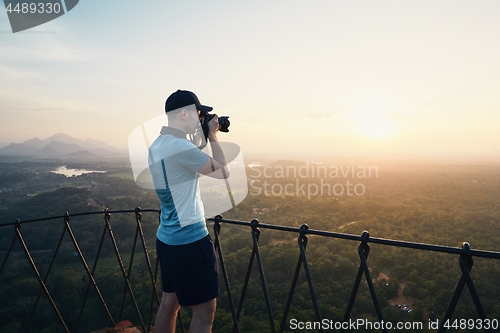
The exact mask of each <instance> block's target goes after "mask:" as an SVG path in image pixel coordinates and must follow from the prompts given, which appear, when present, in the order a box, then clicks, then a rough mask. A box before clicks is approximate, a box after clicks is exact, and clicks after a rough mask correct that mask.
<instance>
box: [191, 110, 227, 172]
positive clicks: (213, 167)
mask: <svg viewBox="0 0 500 333" xmlns="http://www.w3.org/2000/svg"><path fill="white" fill-rule="evenodd" d="M218 131H219V118H218V117H217V115H215V116H214V117H213V118H212V119H211V120H210V122H209V123H208V140H209V141H210V147H211V148H212V155H213V157H209V158H208V161H207V163H205V165H203V166H202V167H201V168H200V170H198V172H199V173H201V174H204V175H207V176H210V177H213V178H219V179H225V178H229V174H230V170H229V164H228V163H227V160H226V155H224V151H223V150H222V148H221V146H220V144H219V140H218V139H217V132H218Z"/></svg>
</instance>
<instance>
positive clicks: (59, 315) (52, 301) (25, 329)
mask: <svg viewBox="0 0 500 333" xmlns="http://www.w3.org/2000/svg"><path fill="white" fill-rule="evenodd" d="M66 215H67V216H68V218H69V214H68V213H67V212H66ZM15 230H16V234H17V238H18V239H19V242H20V243H21V246H22V248H23V250H24V253H25V254H26V256H27V257H28V261H29V263H30V265H31V268H33V271H34V272H35V275H36V277H37V279H38V282H40V285H41V287H42V290H43V291H44V292H45V295H46V296H47V298H48V300H49V302H50V305H51V306H52V308H53V309H54V311H55V313H56V315H57V317H58V318H59V321H60V322H61V324H62V325H63V327H64V330H65V331H66V332H68V333H69V328H68V326H67V325H66V322H65V321H64V319H63V317H62V316H61V313H60V312H59V309H58V308H57V306H56V303H55V302H54V299H53V298H52V295H51V294H50V292H49V290H48V289H47V285H46V284H45V281H43V280H42V276H41V275H40V272H39V271H38V268H37V267H36V265H35V262H34V261H33V257H31V253H30V251H29V250H28V247H27V246H26V243H25V242H24V239H23V236H22V234H21V221H20V220H19V219H17V221H16V224H15ZM28 327H29V322H28V323H27V324H26V326H25V327H24V332H27V331H28Z"/></svg>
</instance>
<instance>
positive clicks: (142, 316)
mask: <svg viewBox="0 0 500 333" xmlns="http://www.w3.org/2000/svg"><path fill="white" fill-rule="evenodd" d="M143 213H148V214H149V213H151V214H155V215H159V213H160V211H159V210H158V209H141V208H135V209H134V210H119V211H110V210H108V209H106V210H104V211H99V212H85V213H78V214H71V215H70V214H69V213H66V214H64V215H61V216H52V217H45V218H39V219H32V220H25V221H21V220H17V221H15V222H10V223H2V224H0V232H2V233H3V230H6V228H9V227H10V228H14V236H13V238H12V241H11V242H10V246H9V247H8V249H7V251H6V252H5V253H6V255H5V257H4V258H3V259H2V265H1V267H0V278H1V277H2V274H3V273H4V272H5V270H6V267H7V265H6V263H7V261H8V259H9V257H11V256H12V255H13V248H14V246H15V245H16V244H18V245H20V246H21V248H22V250H23V252H24V255H25V256H26V258H27V260H28V262H29V265H30V266H31V268H32V272H33V275H32V276H34V277H36V279H37V280H38V283H39V286H40V291H39V293H38V295H36V300H35V302H34V304H33V305H32V306H31V309H30V311H29V314H27V316H26V320H25V321H24V322H23V328H22V331H23V332H30V329H31V327H32V321H33V315H34V313H35V311H36V310H37V307H39V306H40V300H41V299H42V296H43V297H44V298H45V299H47V300H48V302H49V303H50V306H51V308H52V310H53V311H54V313H55V315H56V316H57V318H58V321H59V322H60V325H61V327H62V329H63V331H65V332H75V333H76V332H78V331H79V329H80V330H81V322H82V318H83V313H84V309H85V308H86V305H87V304H86V303H87V299H88V297H89V294H90V291H91V290H92V289H93V290H94V292H95V294H94V295H97V298H98V299H99V303H100V304H101V305H102V307H103V311H104V313H105V315H106V317H107V319H108V323H109V324H110V325H115V323H116V322H117V321H118V320H121V319H124V318H122V315H123V310H124V307H125V304H126V299H127V297H128V298H129V302H131V303H132V305H133V308H134V310H135V312H136V314H137V318H139V321H140V326H141V327H142V330H143V331H144V332H148V331H150V330H151V327H152V321H153V317H154V314H155V312H156V309H157V306H158V304H159V302H160V294H159V289H158V286H157V276H158V261H157V260H156V258H153V259H151V257H150V252H148V247H147V242H146V238H145V236H144V230H143V223H142V216H143ZM121 214H134V216H135V222H136V226H135V236H134V238H133V245H132V250H131V253H130V260H129V264H128V267H126V265H125V264H124V260H123V259H122V258H123V253H121V252H120V251H119V248H118V245H117V239H116V237H115V235H114V232H113V227H112V225H111V223H110V220H111V216H112V215H113V216H115V215H118V216H119V215H121ZM89 215H92V216H96V215H101V216H103V218H104V227H103V231H102V236H101V239H100V243H99V247H98V249H97V253H96V255H95V258H92V260H93V265H92V267H89V264H88V262H89V258H86V257H85V256H84V254H83V253H82V250H81V247H80V244H79V243H78V241H77V239H76V237H75V235H74V232H73V229H72V224H71V222H72V219H75V218H78V217H81V216H89ZM155 218H156V217H155ZM58 219H59V220H62V221H63V222H64V223H63V228H62V232H61V236H60V238H59V241H58V243H57V244H56V245H55V249H54V251H53V252H54V254H53V256H52V258H51V260H50V264H49V265H48V268H47V269H46V272H45V274H44V276H42V274H41V273H40V270H39V267H38V266H37V263H36V262H35V260H34V259H33V255H32V251H30V249H29V248H28V246H27V245H26V242H25V240H24V238H23V233H22V231H21V230H22V226H23V225H27V224H32V223H44V222H47V221H50V220H58ZM207 221H210V222H213V228H214V235H215V241H214V244H215V248H216V252H217V254H218V258H219V267H220V273H221V278H222V279H223V282H224V285H225V289H226V294H227V297H228V303H229V308H230V312H231V316H232V322H233V324H232V325H233V332H240V317H241V313H242V309H243V305H244V302H245V297H246V293H247V287H248V285H249V281H250V277H251V273H252V269H253V267H254V266H255V264H256V266H257V268H258V275H259V277H260V284H261V287H262V291H263V295H264V301H265V305H266V310H267V316H268V319H269V327H270V328H269V330H270V331H271V332H273V333H274V332H283V331H285V330H286V329H287V328H286V321H287V319H288V316H289V311H290V306H291V304H292V299H293V296H294V293H295V289H296V286H297V281H298V278H299V274H300V273H301V271H303V272H304V273H305V276H306V279H307V284H308V287H309V294H310V297H311V301H312V304H313V309H314V313H315V317H316V318H315V320H316V322H321V321H322V316H321V313H320V307H319V306H318V299H317V297H316V293H315V289H314V283H313V277H312V274H311V270H310V266H309V263H308V258H307V245H308V240H309V238H308V236H309V235H316V236H321V237H329V238H336V239H344V240H349V241H354V242H356V243H359V245H358V247H357V250H358V254H359V267H358V271H357V275H356V277H355V280H354V282H353V287H352V292H351V295H350V298H349V301H348V304H347V307H346V309H345V314H344V318H343V322H340V323H339V327H337V328H338V330H339V331H344V330H346V329H349V326H348V325H345V326H343V325H342V323H348V322H349V321H350V318H351V312H352V309H353V305H354V301H355V299H356V296H357V294H358V290H359V286H360V284H361V281H362V278H363V275H364V276H365V278H366V283H367V285H368V288H369V292H370V295H371V299H372V301H373V306H374V309H375V312H376V315H377V317H378V320H379V323H382V322H383V321H384V318H383V315H382V308H381V305H380V303H379V300H378V298H377V291H376V288H375V286H374V279H373V278H372V276H371V274H370V269H369V266H368V256H369V252H370V244H380V245H383V246H389V247H399V248H409V249H415V250H422V251H431V252H441V253H448V254H451V255H455V256H457V257H458V259H459V260H458V262H459V267H460V271H461V276H460V278H459V280H458V282H457V285H456V288H455V291H454V294H453V296H452V298H451V300H450V302H449V304H448V308H447V310H446V313H445V315H444V317H443V318H442V320H441V321H440V323H441V325H440V327H439V329H438V332H445V331H446V330H447V327H445V326H444V325H443V323H445V322H447V320H449V319H451V318H452V315H453V312H454V310H455V308H456V306H457V304H458V301H459V299H460V297H461V295H462V291H463V289H464V288H465V286H466V285H467V287H468V289H469V291H470V294H471V296H472V299H473V302H474V305H475V309H476V310H477V314H478V315H479V318H481V320H482V321H484V322H487V321H488V322H489V321H490V319H488V317H487V314H486V313H485V310H484V308H483V306H482V303H481V299H480V297H479V294H478V292H477V290H476V287H475V285H474V281H473V279H472V278H471V274H470V271H471V269H472V267H473V263H474V262H473V258H474V257H478V258H488V259H497V260H499V259H500V252H492V251H481V250H475V249H471V248H470V246H469V244H468V243H466V242H464V243H463V246H462V248H458V247H448V246H440V245H432V244H423V243H415V242H405V241H398V240H391V239H383V238H374V237H370V235H369V233H368V231H364V232H363V233H362V234H361V235H353V234H346V233H336V232H329V231H322V230H313V229H309V227H308V226H307V225H306V224H303V225H301V226H300V227H299V228H296V227H288V226H278V225H271V224H263V223H259V221H258V220H257V219H253V220H252V221H250V222H246V221H235V220H227V219H223V218H222V217H221V216H216V217H214V218H211V219H208V220H207ZM224 225H236V226H239V227H241V228H248V229H249V231H250V232H251V237H252V242H253V246H252V251H251V255H250V257H249V259H248V268H247V271H246V274H245V280H244V284H243V287H242V290H241V294H240V295H239V302H238V304H237V305H236V304H235V302H234V296H233V295H234V292H235V291H234V290H233V289H232V288H231V281H230V279H229V276H228V273H227V267H226V265H225V263H224V252H223V249H222V246H221V237H222V234H223V232H222V229H223V226H224ZM264 229H269V230H279V231H283V232H287V233H292V234H295V235H297V246H298V249H299V255H298V258H297V264H296V267H295V272H294V274H293V276H292V277H291V286H290V290H289V293H288V297H287V300H286V305H285V307H284V309H283V313H281V314H280V315H279V316H275V314H274V313H273V311H272V307H271V299H270V296H269V291H268V287H267V281H266V277H265V274H264V267H263V264H262V257H261V253H260V245H259V238H260V234H261V230H264ZM3 234H4V233H3ZM66 234H67V235H69V237H70V239H71V242H72V243H73V245H74V248H75V250H76V256H78V258H79V260H80V262H81V264H82V265H83V268H84V270H85V273H86V276H87V277H88V283H87V286H86V288H85V293H84V298H83V303H82V305H81V308H80V311H79V315H78V318H77V319H76V324H75V325H74V327H69V326H70V325H68V324H67V323H68V318H64V316H63V315H62V314H61V311H60V308H58V305H57V302H56V301H55V300H54V298H53V296H52V295H53V290H49V287H48V285H47V281H48V279H49V277H50V274H51V272H52V271H53V268H54V265H55V263H56V258H57V256H58V254H59V253H60V251H61V244H62V241H63V238H64V237H65V235H66ZM106 235H108V236H109V239H110V240H111V244H112V248H113V252H114V254H115V255H116V259H117V262H118V266H119V270H120V272H121V276H122V278H123V282H124V285H125V289H124V291H123V295H122V296H121V297H122V301H121V306H120V311H119V313H118V314H114V315H112V313H111V312H112V311H110V309H109V306H108V303H107V300H106V299H105V297H104V296H103V292H102V290H101V289H100V287H99V284H98V282H97V281H96V269H97V265H98V260H99V258H100V255H101V251H102V249H103V244H104V242H105V239H106ZM140 253H142V256H143V259H144V260H145V262H146V263H147V270H148V272H147V274H148V275H149V280H150V283H151V295H150V300H149V309H148V310H147V311H146V313H144V312H145V311H144V310H142V311H141V309H140V307H139V304H138V302H137V300H136V296H137V295H136V293H134V290H133V288H132V282H131V272H132V267H133V265H134V260H135V258H136V255H138V254H140ZM5 287H6V286H0V288H5ZM87 306H88V305H87ZM178 318H179V320H180V325H179V327H180V330H181V331H182V332H183V331H184V328H183V325H182V318H181V317H180V316H179V317H178ZM275 318H281V322H280V325H279V327H276V324H275V323H276V322H275ZM483 328H484V330H485V331H486V332H493V331H495V330H496V327H495V325H490V327H483ZM317 331H321V332H322V331H323V328H322V327H318V329H317ZM380 331H382V332H387V331H388V329H387V327H380Z"/></svg>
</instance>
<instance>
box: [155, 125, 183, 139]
mask: <svg viewBox="0 0 500 333" xmlns="http://www.w3.org/2000/svg"><path fill="white" fill-rule="evenodd" d="M160 134H161V135H167V134H170V135H173V136H175V137H177V138H184V139H185V138H186V132H184V131H183V130H181V129H179V128H176V127H171V126H163V127H162V128H161V131H160Z"/></svg>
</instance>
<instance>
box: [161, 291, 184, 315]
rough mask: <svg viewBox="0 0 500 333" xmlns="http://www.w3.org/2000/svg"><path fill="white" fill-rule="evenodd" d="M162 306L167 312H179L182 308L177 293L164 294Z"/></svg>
mask: <svg viewBox="0 0 500 333" xmlns="http://www.w3.org/2000/svg"><path fill="white" fill-rule="evenodd" d="M161 306H162V307H163V308H164V310H166V311H169V312H170V311H172V312H177V311H178V310H179V308H180V307H181V306H180V305H179V302H178V300H177V295H176V294H175V293H166V292H163V294H162V297H161Z"/></svg>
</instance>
